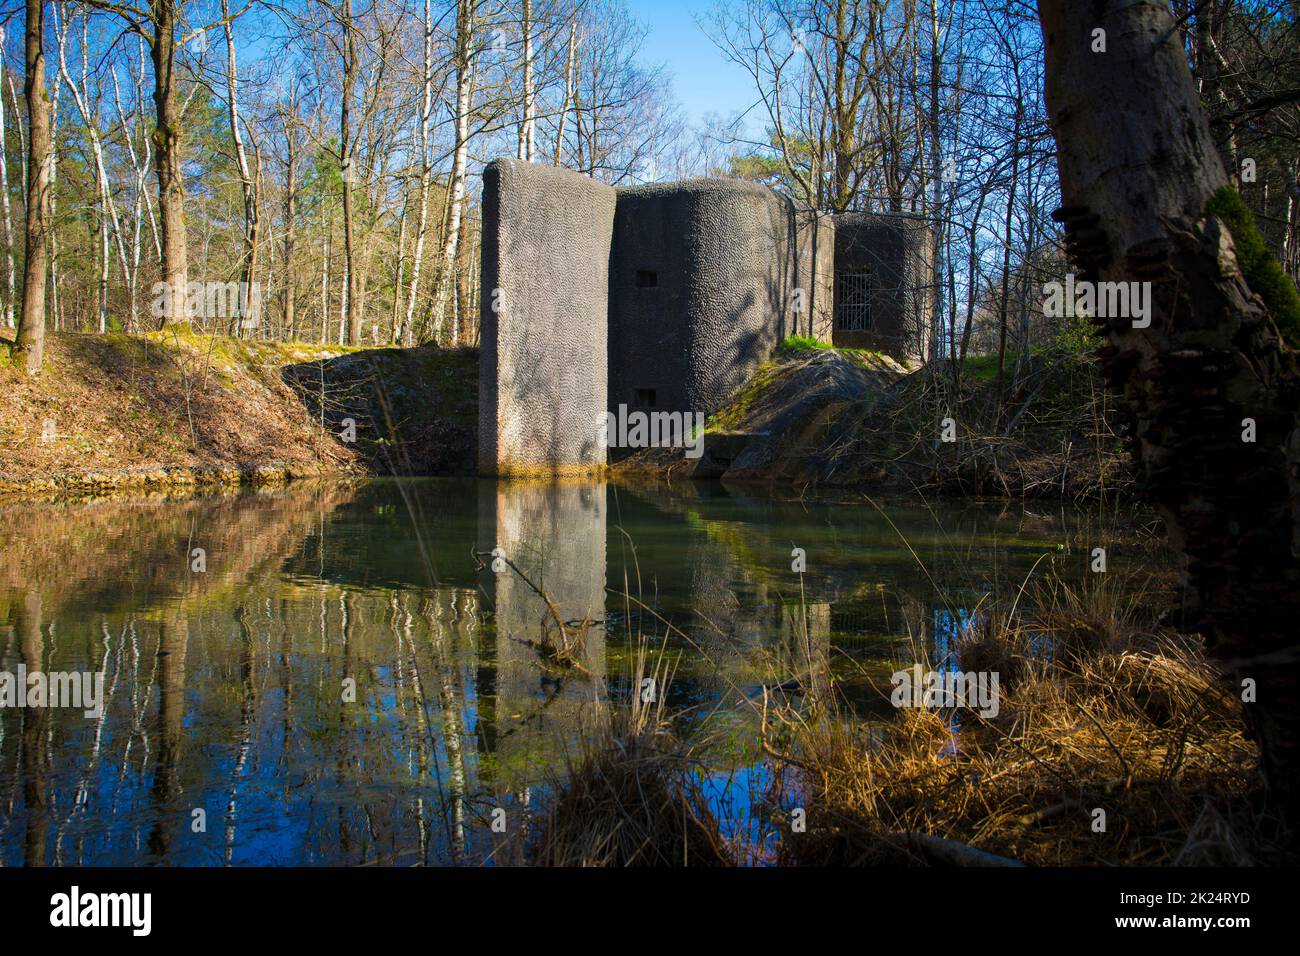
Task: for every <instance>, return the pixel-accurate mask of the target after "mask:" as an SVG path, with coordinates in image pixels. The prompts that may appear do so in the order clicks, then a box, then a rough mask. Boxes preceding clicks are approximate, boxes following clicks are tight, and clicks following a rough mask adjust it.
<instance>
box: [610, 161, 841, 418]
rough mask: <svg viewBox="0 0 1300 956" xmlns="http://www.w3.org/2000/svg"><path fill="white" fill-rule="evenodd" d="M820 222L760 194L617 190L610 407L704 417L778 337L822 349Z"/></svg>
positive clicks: (719, 185) (825, 302) (827, 307)
mask: <svg viewBox="0 0 1300 956" xmlns="http://www.w3.org/2000/svg"><path fill="white" fill-rule="evenodd" d="M833 271H834V239H833V235H832V232H831V224H830V220H829V218H828V217H826V216H819V215H817V214H816V213H814V212H812V211H811V210H808V209H803V208H800V207H798V206H797V205H796V204H795V203H793V202H792V201H791V200H789V199H788V198H786V197H784V196H781V195H780V194H778V193H775V192H773V191H772V190H770V189H767V188H766V187H763V186H756V185H753V184H751V183H745V182H741V181H739V180H731V179H692V180H688V181H686V182H683V183H674V184H667V185H654V186H640V187H633V188H630V189H620V190H619V191H618V202H617V205H616V207H615V212H614V241H613V246H612V248H611V250H610V269H609V404H610V408H611V409H617V407H618V406H619V405H620V404H623V405H626V406H628V407H629V408H639V409H656V410H660V411H681V412H686V411H697V412H705V413H708V412H711V411H714V410H716V409H717V408H719V407H721V405H722V404H724V403H725V401H726V399H727V397H728V396H729V395H730V394H731V393H732V392H733V391H734V390H735V389H736V388H737V387H738V386H740V385H741V384H743V382H744V381H745V380H746V379H747V378H748V377H749V376H750V375H751V374H752V373H753V372H754V370H755V369H756V368H757V367H758V366H759V365H760V364H761V363H762V362H764V361H766V360H767V359H768V358H769V357H770V356H771V354H772V351H773V349H774V348H775V347H776V345H777V344H778V343H779V342H780V341H781V339H783V338H784V337H785V336H787V335H795V334H801V335H811V336H815V337H818V338H822V339H824V340H825V341H829V332H830V319H831V301H832V291H833V290H832V285H831V279H832V274H833Z"/></svg>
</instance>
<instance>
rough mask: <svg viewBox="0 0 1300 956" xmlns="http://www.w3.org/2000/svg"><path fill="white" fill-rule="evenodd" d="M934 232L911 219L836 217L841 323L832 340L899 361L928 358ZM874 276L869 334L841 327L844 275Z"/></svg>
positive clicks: (847, 346) (837, 285) (848, 215)
mask: <svg viewBox="0 0 1300 956" xmlns="http://www.w3.org/2000/svg"><path fill="white" fill-rule="evenodd" d="M929 261H930V230H929V228H928V227H927V226H926V224H925V222H924V221H923V220H920V219H915V218H911V217H908V216H896V215H877V214H872V213H844V214H842V215H839V216H836V217H835V275H836V285H835V297H836V315H837V322H836V327H835V332H834V336H833V339H832V341H834V343H835V344H836V345H837V346H840V347H844V348H865V349H875V350H877V351H880V352H884V353H885V354H886V355H890V356H892V357H893V358H895V359H898V360H899V361H900V362H909V361H918V360H920V359H923V358H924V357H925V356H926V355H927V354H928V350H929V342H930V335H931V332H932V329H931V321H930V317H931V314H932V311H931V305H930V291H931V290H930V284H931V276H930V268H929ZM860 273H870V275H871V276H872V290H871V296H870V301H871V324H870V327H869V328H868V329H867V330H865V331H853V332H850V331H845V330H842V329H841V328H839V324H838V311H839V309H838V307H839V297H840V295H841V293H842V291H843V287H842V283H843V282H844V281H845V279H844V277H845V276H847V275H851V274H860Z"/></svg>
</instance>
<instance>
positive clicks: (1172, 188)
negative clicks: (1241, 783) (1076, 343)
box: [1038, 0, 1300, 820]
mask: <svg viewBox="0 0 1300 956" xmlns="http://www.w3.org/2000/svg"><path fill="white" fill-rule="evenodd" d="M1038 8H1039V18H1040V20H1041V24H1042V29H1043V36H1044V39H1045V42H1046V83H1047V86H1046V98H1047V106H1048V111H1049V114H1050V120H1051V124H1052V131H1053V134H1054V135H1055V137H1056V142H1057V144H1058V164H1059V168H1060V182H1061V194H1062V197H1063V206H1062V208H1061V209H1059V210H1057V212H1056V213H1055V214H1054V215H1055V218H1057V220H1058V221H1061V222H1063V223H1064V225H1065V230H1066V242H1067V250H1068V251H1069V253H1070V254H1071V258H1072V260H1073V262H1074V264H1075V266H1076V268H1077V269H1078V270H1079V271H1080V279H1081V280H1086V281H1097V280H1108V281H1129V282H1149V283H1151V286H1150V288H1151V290H1152V309H1151V315H1150V326H1149V327H1143V328H1137V327H1135V326H1134V323H1133V321H1132V320H1131V319H1130V318H1126V317H1119V318H1114V317H1112V318H1099V319H1096V320H1094V321H1095V324H1097V325H1098V327H1099V329H1100V331H1102V332H1104V334H1105V336H1106V338H1107V339H1108V344H1107V345H1106V346H1105V347H1104V348H1102V349H1101V350H1100V352H1099V358H1100V360H1101V365H1102V368H1103V370H1104V372H1105V373H1106V375H1107V377H1108V379H1109V380H1110V382H1111V384H1112V385H1113V387H1114V388H1116V389H1117V390H1118V391H1120V392H1121V393H1122V395H1123V404H1124V405H1125V406H1126V407H1127V410H1128V412H1129V413H1130V415H1131V418H1132V435H1131V438H1132V441H1133V444H1134V448H1135V452H1134V453H1135V457H1136V462H1137V470H1138V473H1139V478H1140V481H1141V483H1142V486H1143V487H1144V488H1145V490H1146V492H1147V494H1148V495H1149V497H1150V499H1151V500H1152V502H1153V503H1154V504H1155V505H1156V506H1157V508H1158V509H1159V511H1160V513H1161V514H1162V516H1163V517H1164V521H1165V525H1166V527H1167V530H1168V534H1169V538H1170V541H1171V543H1172V544H1173V546H1174V547H1175V548H1177V549H1178V550H1180V551H1181V552H1182V553H1183V554H1184V556H1185V558H1186V571H1185V587H1186V591H1185V594H1186V598H1185V600H1186V609H1187V614H1188V618H1187V619H1186V620H1185V621H1184V627H1185V628H1187V629H1189V630H1192V629H1195V630H1199V631H1200V632H1201V633H1203V634H1204V635H1206V638H1207V640H1208V642H1209V645H1210V649H1211V653H1212V654H1214V655H1215V656H1216V657H1217V658H1218V660H1219V661H1220V662H1221V663H1222V665H1223V666H1224V668H1225V670H1226V671H1227V672H1228V673H1229V674H1230V675H1231V676H1232V677H1233V679H1234V681H1236V682H1238V687H1239V686H1240V685H1239V682H1240V681H1243V680H1246V679H1251V680H1254V681H1255V682H1257V688H1258V690H1257V694H1258V697H1257V702H1255V703H1247V704H1246V710H1247V714H1248V716H1249V718H1250V720H1251V722H1252V724H1253V728H1254V732H1255V735H1256V737H1257V739H1258V741H1259V744H1260V749H1261V753H1262V756H1263V766H1264V771H1265V776H1266V778H1267V780H1268V784H1269V787H1270V790H1271V792H1272V796H1273V798H1274V799H1275V800H1276V802H1277V804H1278V806H1279V807H1280V808H1281V809H1282V810H1283V812H1284V813H1285V814H1287V815H1288V816H1289V817H1290V818H1291V819H1292V820H1294V819H1295V818H1296V817H1295V811H1296V805H1295V804H1296V794H1297V792H1298V791H1297V773H1296V770H1297V767H1296V750H1297V747H1300V708H1297V706H1296V703H1297V700H1296V698H1297V689H1298V686H1300V679H1298V678H1300V661H1298V660H1297V638H1296V634H1297V629H1296V621H1297V612H1300V563H1298V562H1297V554H1300V520H1298V519H1300V511H1298V509H1300V494H1298V493H1297V492H1298V491H1300V488H1298V487H1297V482H1298V480H1300V479H1298V476H1300V431H1298V430H1297V422H1296V411H1295V410H1296V406H1297V401H1296V398H1297V388H1296V384H1297V363H1296V352H1295V350H1294V349H1293V348H1291V347H1290V346H1289V345H1287V344H1286V343H1285V342H1284V341H1283V340H1282V339H1281V337H1280V336H1279V333H1278V329H1277V326H1276V325H1275V324H1274V322H1273V321H1272V318H1271V317H1270V315H1269V313H1268V310H1267V307H1266V306H1265V304H1264V302H1263V301H1262V300H1261V299H1260V297H1259V296H1258V295H1256V294H1255V293H1254V292H1252V290H1251V289H1250V287H1249V286H1248V285H1247V283H1246V280H1245V279H1244V277H1243V276H1242V273H1241V269H1240V267H1239V265H1238V261H1237V255H1236V251H1235V246H1234V243H1233V240H1232V237H1231V235H1230V234H1229V232H1228V229H1227V227H1226V226H1225V225H1224V224H1223V222H1222V221H1220V220H1219V219H1218V218H1217V217H1215V216H1213V215H1209V214H1207V212H1206V206H1207V202H1208V201H1209V200H1210V198H1211V196H1213V195H1214V194H1215V193H1216V192H1217V191H1218V190H1220V189H1221V188H1222V187H1224V186H1225V185H1227V184H1228V176H1227V174H1226V171H1225V170H1224V168H1223V164H1222V162H1221V161H1220V158H1219V154H1218V152H1217V151H1216V150H1215V147H1214V142H1213V140H1212V139H1211V136H1210V130H1209V125H1208V123H1207V120H1206V117H1205V114H1204V113H1203V111H1202V109H1201V106H1200V103H1199V101H1198V98H1197V94H1196V90H1195V88H1194V86H1193V82H1192V78H1191V75H1190V73H1189V71H1188V66H1187V60H1186V57H1185V55H1184V51H1183V49H1182V48H1181V45H1180V41H1179V36H1178V31H1177V30H1176V29H1175V25H1174V23H1173V21H1172V18H1171V16H1170V11H1169V7H1168V5H1167V4H1166V3H1164V2H1163V0H1126V2H1120V0H1101V2H1096V3H1087V4H1083V3H1077V2H1071V0H1040V2H1039V5H1038ZM1096 30H1104V31H1105V34H1104V40H1105V44H1106V49H1105V52H1093V49H1094V46H1095V45H1096V35H1095V34H1094V31H1096ZM1246 419H1251V420H1253V422H1254V423H1255V427H1256V440H1255V441H1253V442H1251V441H1244V440H1243V422H1244V420H1246ZM1238 692H1240V691H1239V690H1238Z"/></svg>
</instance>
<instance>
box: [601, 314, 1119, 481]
mask: <svg viewBox="0 0 1300 956" xmlns="http://www.w3.org/2000/svg"><path fill="white" fill-rule="evenodd" d="M1013 365H1014V361H1013V360H1009V362H1008V366H1007V368H1006V372H1005V378H1006V380H1007V381H1008V383H1009V382H1010V380H1011V378H1012V376H1011V372H1012V366H1013ZM996 382H997V359H996V356H972V357H970V358H968V360H967V361H966V363H965V365H964V366H963V374H962V377H961V382H960V385H959V386H955V385H954V383H953V382H952V381H951V379H950V375H949V372H948V370H947V366H946V363H943V364H942V365H940V366H933V367H924V368H920V369H913V370H908V369H905V368H903V367H902V366H900V365H898V363H896V362H894V361H893V360H892V359H890V358H889V357H888V356H885V355H881V354H879V353H876V352H869V351H863V350H859V349H834V348H830V347H828V346H827V345H825V344H824V343H820V342H817V341H814V340H811V339H787V340H786V341H785V342H784V343H782V346H781V348H780V349H779V350H778V351H777V354H776V355H775V356H774V357H773V359H772V360H771V361H769V362H767V363H765V364H764V365H762V366H761V367H760V368H759V369H758V371H757V372H756V373H755V374H754V376H753V377H752V378H751V379H750V380H749V381H748V382H747V383H745V385H743V386H742V387H741V388H740V389H738V390H737V391H736V393H735V394H734V395H733V396H732V399H731V401H730V402H729V403H728V404H727V405H726V406H725V407H724V408H722V409H720V410H719V411H718V412H716V413H715V414H714V415H712V416H711V417H710V418H709V421H708V425H707V430H706V434H705V441H704V447H705V453H704V457H703V458H702V459H700V460H699V461H698V462H694V461H689V460H683V458H682V456H681V453H680V452H664V451H661V450H658V449H651V450H648V451H645V452H641V453H638V454H636V455H634V456H632V457H631V458H630V459H628V460H627V461H626V462H624V463H622V464H621V465H620V466H619V467H620V468H621V470H622V471H623V472H624V473H625V474H629V475H632V474H638V473H640V474H646V473H649V474H657V475H668V476H670V477H685V476H688V475H692V474H694V475H699V476H719V477H723V478H726V479H727V480H731V481H777V482H783V483H790V484H795V485H798V486H820V487H826V488H869V489H872V490H874V491H882V492H896V493H913V492H918V491H924V492H931V493H939V494H952V495H997V496H1007V497H1063V498H1072V499H1083V498H1093V497H1098V496H1100V495H1102V494H1104V493H1105V492H1108V491H1114V490H1117V489H1120V488H1123V487H1125V486H1127V485H1128V483H1129V481H1130V478H1129V470H1128V467H1127V463H1126V460H1125V456H1124V454H1123V453H1122V451H1121V448H1120V441H1119V438H1118V436H1117V433H1116V424H1115V420H1114V419H1115V415H1114V412H1113V409H1112V408H1111V407H1110V405H1109V403H1108V401H1107V396H1106V394H1105V390H1104V387H1103V385H1102V382H1101V379H1100V377H1099V375H1098V373H1097V371H1096V369H1095V368H1094V366H1093V363H1092V361H1091V359H1090V358H1088V357H1087V355H1085V354H1082V350H1081V349H1080V350H1071V349H1066V348H1061V349H1053V350H1048V351H1042V352H1039V353H1036V354H1035V355H1034V359H1033V368H1032V370H1031V371H1029V372H1028V373H1027V374H1024V375H1022V376H1020V378H1019V380H1018V381H1017V382H1016V383H1015V385H1014V387H1011V386H1010V385H1008V387H1007V389H1006V394H1005V395H1004V397H1003V399H1002V401H1001V402H1000V403H999V402H998V401H997V389H996ZM945 420H950V421H945ZM945 425H947V426H948V427H947V428H945Z"/></svg>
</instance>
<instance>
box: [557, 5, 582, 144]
mask: <svg viewBox="0 0 1300 956" xmlns="http://www.w3.org/2000/svg"><path fill="white" fill-rule="evenodd" d="M577 53H578V13H577V11H576V10H575V11H574V13H573V22H572V23H570V24H569V55H568V60H567V62H566V63H565V67H564V102H563V103H562V104H561V105H560V117H559V121H558V122H557V123H556V126H555V162H554V164H553V165H555V166H559V165H560V160H561V159H563V158H564V121H565V120H566V119H567V118H568V116H569V108H570V107H571V106H572V105H573V68H574V63H575V60H576V57H577Z"/></svg>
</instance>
